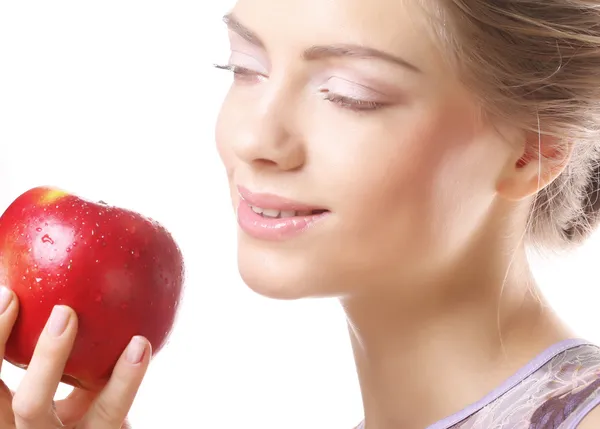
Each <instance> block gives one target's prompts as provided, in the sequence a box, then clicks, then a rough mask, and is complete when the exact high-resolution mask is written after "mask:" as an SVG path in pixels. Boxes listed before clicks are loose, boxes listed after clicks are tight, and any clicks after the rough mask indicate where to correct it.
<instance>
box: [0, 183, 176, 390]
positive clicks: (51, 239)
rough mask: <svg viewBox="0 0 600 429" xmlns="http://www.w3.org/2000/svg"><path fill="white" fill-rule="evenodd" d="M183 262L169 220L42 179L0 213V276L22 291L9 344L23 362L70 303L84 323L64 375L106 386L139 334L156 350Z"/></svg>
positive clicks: (9, 354)
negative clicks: (55, 311)
mask: <svg viewBox="0 0 600 429" xmlns="http://www.w3.org/2000/svg"><path fill="white" fill-rule="evenodd" d="M183 279H184V264H183V258H182V255H181V251H180V250H179V247H178V246H177V244H176V243H175V241H174V240H173V238H172V237H171V235H170V234H169V232H167V230H166V229H165V228H163V227H162V226H161V225H159V224H158V223H157V222H155V221H153V220H151V219H148V218H146V217H144V216H142V215H140V214H138V213H135V212H133V211H130V210H126V209H123V208H119V207H113V206H109V205H107V204H105V203H104V202H98V203H96V202H92V201H88V200H85V199H83V198H80V197H78V196H76V195H73V194H70V193H67V192H65V191H62V190H60V189H56V188H50V187H38V188H34V189H31V190H29V191H27V192H25V193H24V194H22V195H21V196H20V197H18V198H17V199H16V200H15V201H14V202H13V203H12V204H11V205H10V206H9V207H8V209H6V211H5V212H4V214H3V215H2V216H1V217H0V283H1V284H3V285H5V286H8V287H9V288H10V289H12V290H13V291H14V292H15V293H16V295H17V296H18V298H19V303H20V310H19V316H18V319H17V321H16V324H15V326H14V329H13V331H12V334H11V336H10V338H9V340H8V343H7V344H6V355H5V358H6V360H7V361H8V362H11V363H12V364H14V365H17V366H19V367H21V368H26V367H27V365H28V364H29V362H30V361H31V357H32V355H33V351H34V348H35V345H36V342H37V340H38V338H39V336H40V333H41V332H42V330H43V328H44V325H45V324H46V321H47V319H48V317H49V316H50V313H51V311H52V308H53V307H54V306H55V305H57V304H63V305H68V306H70V307H72V308H73V309H74V310H75V312H76V313H77V316H78V320H79V329H78V333H77V338H76V340H75V344H74V346H73V350H72V353H71V356H70V358H69V361H68V362H67V365H66V368H65V371H64V375H63V378H62V381H63V382H64V383H67V384H70V385H72V386H76V387H81V388H84V389H88V390H98V389H100V388H102V387H103V386H104V385H105V384H106V382H107V381H108V378H109V377H110V374H111V372H112V369H113V367H114V365H115V363H116V361H117V359H118V358H119V356H120V355H121V353H122V352H123V350H124V349H125V347H126V346H127V344H128V343H129V341H130V340H131V338H132V337H133V336H134V335H143V336H144V337H146V338H147V339H148V340H149V341H150V343H151V344H152V348H153V352H154V355H155V354H156V353H157V352H158V351H159V350H160V349H161V348H162V347H163V345H164V344H165V342H166V340H167V337H168V336H169V334H170V332H171V329H172V327H173V324H174V321H175V317H176V313H177V309H178V306H179V302H180V299H181V294H182V284H183Z"/></svg>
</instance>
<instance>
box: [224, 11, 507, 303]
mask: <svg viewBox="0 0 600 429" xmlns="http://www.w3.org/2000/svg"><path fill="white" fill-rule="evenodd" d="M417 3H418V2H416V1H398V0H370V1H368V2H365V1H363V0H327V1H323V0H286V1H277V0H240V1H239V2H238V3H237V5H236V6H235V8H234V9H233V11H232V13H231V15H229V16H228V18H227V19H226V21H227V22H228V27H229V37H230V42H231V56H230V60H229V64H228V66H229V67H230V68H231V69H233V71H235V78H234V82H233V84H232V86H231V89H230V91H229V93H228V95H227V97H226V99H225V101H224V104H223V106H222V110H221V112H220V116H219V120H218V124H217V144H218V149H219V152H220V155H221V158H222V160H223V162H224V164H225V167H226V170H227V174H228V179H229V184H230V188H231V197H232V200H233V204H234V207H235V210H236V211H237V214H238V224H239V253H238V256H239V267H240V272H241V275H242V277H243V279H244V280H245V282H246V283H247V284H248V285H249V286H250V287H251V288H252V289H254V290H255V291H257V292H259V293H261V294H264V295H267V296H271V297H277V298H297V297H306V296H331V295H348V294H357V293H369V292H373V291H374V292H377V291H381V288H382V287H385V286H386V285H390V284H394V285H397V284H402V283H410V282H416V281H418V280H419V279H422V278H424V276H426V275H431V273H432V272H435V271H436V270H440V269H441V267H442V266H445V265H447V263H448V261H451V260H452V259H453V257H454V256H455V255H457V254H460V253H461V252H464V251H465V249H467V248H468V246H470V244H469V243H470V242H471V241H472V240H471V239H472V237H473V236H474V234H475V233H476V232H481V230H482V229H485V228H486V227H487V225H489V224H491V220H490V217H491V213H492V212H493V210H492V207H493V202H494V200H495V198H496V185H497V180H498V177H499V175H500V174H501V171H502V170H503V169H504V168H505V166H506V165H507V163H508V162H509V159H510V157H511V156H512V155H513V150H512V149H511V148H510V147H509V146H510V145H508V144H506V143H504V142H503V141H502V140H501V139H500V138H499V137H498V136H497V134H496V133H495V132H494V131H493V129H494V128H493V127H491V126H488V125H487V124H485V123H484V121H483V120H482V119H481V116H482V115H481V112H480V109H479V108H478V106H477V104H476V103H475V101H474V97H472V96H471V94H470V93H469V92H468V91H467V90H466V89H465V88H463V87H462V86H461V85H460V84H459V83H458V81H457V80H456V79H454V78H453V77H452V76H453V75H452V73H451V72H450V70H449V69H448V67H447V66H446V65H445V64H444V62H443V58H442V56H441V55H440V53H439V51H438V50H437V48H436V45H435V44H434V43H433V41H432V40H431V39H430V38H429V34H430V33H429V31H428V30H427V29H426V27H425V26H426V25H428V24H427V20H426V14H425V12H424V11H422V10H421V9H420V8H419V6H417ZM240 194H241V196H240ZM265 194H266V195H265ZM253 209H254V210H253ZM323 210H325V212H323ZM255 211H258V212H262V214H258V213H255Z"/></svg>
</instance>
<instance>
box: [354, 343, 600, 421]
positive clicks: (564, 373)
mask: <svg viewBox="0 0 600 429" xmlns="http://www.w3.org/2000/svg"><path fill="white" fill-rule="evenodd" d="M597 406H600V348H598V347H597V346H594V345H592V344H590V343H588V342H586V341H583V340H567V341H563V342H561V343H558V344H555V345H554V346H552V347H550V348H549V349H547V350H546V351H544V352H542V353H541V354H540V355H538V356H537V357H536V358H534V359H533V360H532V361H530V362H529V363H528V364H527V365H526V366H524V367H523V368H521V369H520V370H519V371H518V372H517V373H516V374H514V375H513V376H512V377H510V378H509V379H508V380H506V381H505V382H504V383H503V384H502V385H500V386H499V387H498V388H496V389H495V390H494V391H492V392H490V393H489V394H488V395H487V396H486V397H484V398H483V399H481V400H480V401H479V402H476V403H474V404H472V405H470V406H468V407H467V408H465V409H463V410H461V411H459V412H458V413H456V414H453V415H452V416H449V417H447V418H445V419H444V420H440V421H439V422H437V423H434V424H433V425H431V426H429V427H428V428H426V429H577V427H578V426H579V424H580V423H581V421H582V420H583V418H584V417H585V416H586V415H587V414H588V413H589V412H590V411H592V410H593V409H594V408H595V407H597ZM356 429H364V423H361V424H360V425H359V426H358V427H357V428H356Z"/></svg>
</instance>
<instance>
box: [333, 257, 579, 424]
mask: <svg viewBox="0 0 600 429" xmlns="http://www.w3.org/2000/svg"><path fill="white" fill-rule="evenodd" d="M488 256H489V255H488ZM487 260H494V258H488V259H487ZM496 260H497V259H496ZM501 265H502V264H501ZM509 265H510V270H509V269H508V268H509ZM473 266H477V267H478V268H477V270H475V271H476V272H474V270H473ZM465 267H468V268H465ZM507 271H508V272H509V275H508V276H507V275H506V273H507ZM451 272H452V275H449V274H446V275H442V276H439V278H443V279H444V281H443V282H442V281H440V282H430V283H428V284H411V285H399V286H398V287H397V288H396V292H389V291H388V292H386V293H380V294H379V295H375V293H373V295H371V296H360V297H358V296H354V297H347V298H345V299H344V300H343V301H342V304H343V306H344V309H345V311H346V314H347V318H348V326H349V330H350V337H351V341H352V346H353V350H354V355H355V360H356V365H357V371H358V376H359V381H360V385H361V391H362V396H363V404H364V411H365V429H397V428H400V427H401V428H403V429H413V428H414V429H423V428H425V427H427V426H429V425H430V424H432V423H435V422H436V421H438V420H441V419H443V418H444V417H447V416H449V415H451V414H453V413H455V412H457V411H459V410H461V409H462V408H464V407H466V406H467V405H469V404H471V403H474V402H476V401H478V400H479V399H481V398H482V397H483V396H485V395H486V394H487V393H489V392H490V391H491V390H493V389H494V387H496V386H497V385H499V384H500V383H502V381H504V380H505V379H506V378H508V377H509V376H511V375H512V374H513V373H514V372H516V371H517V370H518V369H519V368H520V367H521V366H523V365H525V364H526V363H527V362H528V361H529V360H531V359H532V358H533V357H535V355H537V354H538V353H539V352H541V351H542V350H543V349H545V348H547V347H549V346H550V345H551V344H553V343H555V342H557V341H560V340H563V339H565V338H567V337H569V336H570V334H569V332H568V331H567V330H566V329H564V328H563V327H562V325H561V323H560V321H558V319H557V318H556V316H555V315H554V314H552V313H551V312H549V311H548V310H547V306H545V304H544V303H543V302H542V300H541V299H540V298H539V296H537V294H536V289H535V285H534V282H533V280H532V276H531V274H530V272H529V269H528V264H527V259H526V257H525V254H524V251H523V252H520V254H519V256H518V257H516V258H513V260H512V263H510V264H509V263H508V261H507V263H506V264H504V265H503V266H500V267H490V266H487V267H486V266H485V264H484V263H483V262H482V263H481V264H479V263H478V264H473V259H472V258H471V260H470V263H469V264H465V265H464V267H463V268H461V267H456V266H454V267H453V269H452V271H451ZM415 291H418V293H417V292H415ZM423 291H432V292H431V293H427V292H423ZM433 291H435V297H436V298H434V297H433V295H434V292H433ZM449 291H451V293H450V292H449ZM380 292H381V291H380ZM409 292H410V297H407V294H408V293H409ZM444 292H446V293H444ZM439 296H443V298H439Z"/></svg>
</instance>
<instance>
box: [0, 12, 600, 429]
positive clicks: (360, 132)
mask: <svg viewBox="0 0 600 429" xmlns="http://www.w3.org/2000/svg"><path fill="white" fill-rule="evenodd" d="M225 21H226V23H227V26H228V28H229V35H230V42H231V56H230V60H229V63H228V64H225V65H220V66H219V67H220V68H223V69H227V70H230V71H233V73H234V83H233V85H232V87H231V90H230V92H229V94H228V96H227V98H226V100H225V102H224V105H223V107H222V111H221V115H220V118H219V121H218V124H217V143H218V148H219V151H220V154H221V157H222V160H223V162H224V164H225V167H226V171H227V175H228V179H229V182H230V187H231V196H232V200H233V204H234V207H235V210H236V211H237V216H238V224H239V268H240V272H241V275H242V277H243V279H244V280H245V282H246V283H247V284H248V286H249V287H251V288H252V289H253V290H255V291H256V292H258V293H260V294H263V295H266V296H270V297H276V298H281V299H294V298H302V297H314V296H336V297H339V299H340V301H341V303H342V305H343V307H344V309H345V311H346V314H347V318H348V326H349V331H350V336H351V340H352V344H353V349H354V355H355V359H356V365H357V369H358V374H359V379H360V384H361V391H362V396H363V401H364V409H365V420H364V422H363V423H361V424H360V426H359V427H360V428H364V429H397V428H402V429H421V428H429V429H434V428H435V429H447V428H460V429H469V428H481V429H489V428H502V429H513V428H531V429H533V428H536V429H541V428H561V429H565V428H579V429H586V428H587V429H589V428H597V427H600V411H599V410H600V408H598V405H599V404H600V349H598V348H597V347H595V346H594V345H591V344H588V343H587V342H586V341H584V340H578V339H575V336H574V334H573V333H572V332H570V331H569V330H568V329H567V328H566V327H565V326H564V325H563V324H562V322H561V321H560V320H559V318H558V317H557V316H556V315H555V314H554V313H553V312H552V311H550V310H549V309H548V308H547V305H546V304H545V303H544V302H543V300H542V299H541V298H540V297H539V295H538V294H537V289H536V286H535V283H534V281H533V276H532V275H531V272H530V269H529V266H528V262H527V259H526V256H525V250H524V247H525V245H526V244H533V245H536V246H543V247H544V248H545V249H550V250H560V249H565V248H571V247H573V246H575V245H577V244H579V243H581V242H582V241H583V240H584V239H585V238H586V237H587V236H588V235H589V234H590V233H591V232H592V229H593V227H594V226H595V224H596V223H597V221H598V212H599V211H600V204H599V203H598V197H599V187H600V184H599V182H600V178H599V176H600V171H599V160H600V153H599V145H598V143H597V142H598V141H599V137H600V136H599V135H598V134H599V132H600V74H599V73H598V69H599V67H600V2H595V1H591V0H569V1H565V0H546V1H544V2H538V1H533V0H531V1H526V0H519V1H516V0H512V1H511V0H506V1H502V2H489V1H487V0H447V1H441V0H411V1H400V0H371V1H369V2H365V1H360V0H331V1H327V2H323V1H322V0H287V1H284V2H282V1H273V0H240V1H239V2H238V4H237V5H236V6H235V8H234V10H233V11H232V13H231V14H228V15H227V17H226V20H225ZM16 307H17V303H16V301H15V300H14V298H13V299H12V303H11V304H10V305H9V306H8V310H7V311H5V312H4V313H3V315H2V316H0V324H1V326H0V332H1V333H2V338H0V342H1V340H2V339H4V338H6V336H7V335H8V334H9V331H10V325H11V323H12V321H13V320H14V317H15V314H16V311H17V310H16ZM62 310H66V311H67V314H68V316H69V319H68V320H69V323H68V324H67V325H66V326H67V328H66V330H65V331H64V332H63V333H62V334H61V335H60V336H59V337H58V339H54V340H52V341H50V340H48V338H50V336H51V335H52V333H51V332H54V331H53V330H52V329H49V330H48V332H46V333H44V334H43V335H42V338H41V339H40V343H39V346H38V351H37V352H36V353H37V355H36V356H37V359H36V360H34V362H33V363H32V365H31V367H30V369H29V370H28V372H27V375H26V376H25V380H24V382H23V384H22V386H21V387H20V388H19V391H17V392H16V394H15V398H14V400H13V409H12V410H11V403H10V401H9V399H8V394H7V395H6V397H7V399H6V400H5V403H3V405H2V406H3V411H2V412H3V413H4V414H2V418H4V421H2V423H3V424H4V426H2V427H9V428H15V427H16V428H18V429H42V428H43V429H45V428H56V427H58V418H61V419H62V420H63V423H66V424H67V425H70V426H69V427H77V428H87V429H97V428H99V429H117V428H118V427H120V425H121V423H122V421H123V419H124V418H125V415H126V412H127V408H128V406H129V405H130V404H131V401H132V399H133V396H134V394H135V390H136V389H137V386H138V385H139V383H140V381H141V378H142V376H143V373H144V371H145V368H146V366H147V364H148V358H149V350H148V346H147V343H145V342H143V341H142V342H141V343H137V344H141V345H142V346H143V347H142V351H143V353H141V354H140V353H137V354H135V353H125V354H124V357H123V359H122V360H121V361H120V362H119V364H118V366H117V369H116V371H115V373H114V375H113V379H112V380H111V382H110V384H109V385H108V386H107V388H106V389H105V391H104V392H102V393H101V394H100V395H99V396H98V397H97V398H92V397H89V396H88V395H86V394H82V393H75V394H74V395H73V397H72V398H69V399H67V400H66V402H60V403H57V404H56V406H55V407H54V408H55V410H56V411H53V406H52V400H51V399H52V395H53V392H54V388H55V387H56V385H57V383H58V379H59V377H60V372H61V366H62V364H63V362H64V359H65V358H66V356H67V355H68V350H69V346H70V342H71V341H72V338H73V335H74V332H75V326H76V317H75V315H74V314H72V312H70V310H68V309H65V308H62ZM49 326H53V325H52V321H51V322H50V324H49ZM138 351H139V349H138ZM128 356H129V359H128ZM132 356H133V357H137V358H138V359H131V357H132ZM140 356H141V357H142V360H141V362H139V357H140ZM134 362H137V363H134ZM90 404H91V405H90ZM86 412H87V414H86ZM15 416H16V418H15ZM15 422H16V423H15ZM77 422H79V423H77ZM190 425H191V427H192V426H193V423H190ZM249 426H250V427H253V425H252V422H250V423H249Z"/></svg>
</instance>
